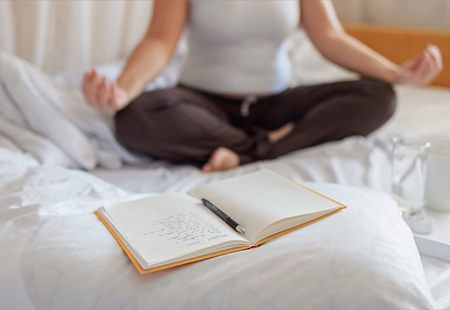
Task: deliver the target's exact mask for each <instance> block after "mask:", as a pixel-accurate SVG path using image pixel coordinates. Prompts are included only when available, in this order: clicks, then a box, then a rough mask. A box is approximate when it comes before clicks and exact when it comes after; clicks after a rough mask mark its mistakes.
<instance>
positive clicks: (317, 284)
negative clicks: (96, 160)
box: [0, 52, 450, 309]
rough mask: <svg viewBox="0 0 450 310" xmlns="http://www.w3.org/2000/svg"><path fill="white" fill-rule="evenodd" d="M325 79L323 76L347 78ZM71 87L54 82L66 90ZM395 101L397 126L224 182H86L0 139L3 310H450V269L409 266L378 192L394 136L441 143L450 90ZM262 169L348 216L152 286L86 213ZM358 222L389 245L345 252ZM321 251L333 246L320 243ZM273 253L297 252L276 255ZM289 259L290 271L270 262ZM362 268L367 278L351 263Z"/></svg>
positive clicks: (123, 178) (408, 91)
mask: <svg viewBox="0 0 450 310" xmlns="http://www.w3.org/2000/svg"><path fill="white" fill-rule="evenodd" d="M307 53H309V52H307ZM317 61H319V60H317V58H314V59H312V58H310V59H309V63H310V64H314V63H315V62H317ZM109 68H110V67H109ZM304 68H307V66H305V67H304ZM327 70H328V71H327V74H325V75H326V78H330V77H331V78H334V79H337V78H342V77H348V75H347V73H345V72H337V71H335V70H336V69H335V68H331V67H329V69H327ZM315 72H316V71H310V72H308V71H307V69H305V70H303V71H302V74H304V75H309V79H310V81H313V82H315V81H318V80H320V79H322V78H323V77H320V76H313V75H314V74H315ZM67 77H68V76H67V75H66V76H65V77H63V78H61V77H60V80H64V79H65V81H66V84H70V83H69V82H68V81H67ZM297 78H298V80H300V81H301V80H302V79H303V78H304V76H297ZM75 84H76V83H75ZM73 85H74V84H73ZM397 92H398V96H399V106H398V111H397V113H396V115H395V117H394V118H393V119H392V120H391V121H390V122H389V123H388V124H387V125H386V126H385V127H383V128H382V129H381V130H379V131H378V132H376V133H374V134H373V135H372V136H370V137H368V138H364V137H349V138H347V139H344V140H342V141H337V142H331V143H327V144H324V145H320V146H317V147H314V148H310V149H306V150H301V151H297V152H293V153H291V154H288V155H286V156H283V157H282V158H279V159H275V160H270V161H264V162H257V163H253V164H250V165H246V166H243V167H240V168H238V169H236V170H233V171H229V172H224V173H211V174H204V173H201V172H200V171H199V170H198V169H197V168H195V167H189V166H180V165H172V164H170V163H167V162H161V161H153V162H139V163H135V164H134V165H125V166H123V167H120V168H119V167H117V169H111V167H109V169H105V168H96V169H93V170H91V171H89V172H86V171H83V170H79V169H70V167H69V168H66V167H61V166H59V165H55V164H54V163H52V162H47V163H44V164H43V163H42V162H41V161H40V160H39V158H38V159H37V158H36V156H31V155H30V153H29V152H28V153H27V152H24V151H23V149H21V148H19V147H17V143H16V142H15V141H12V139H11V137H8V136H0V167H1V170H0V248H1V249H2V250H1V251H0V264H1V267H0V308H2V309H14V308H15V309H23V308H54V309H62V308H67V309H69V308H105V309H110V308H155V309H158V308H193V309H194V308H215V309H217V308H254V309H256V308H294V307H295V308H301V307H305V308H342V307H346V308H361V307H365V308H378V307H380V308H381V307H383V308H384V307H391V308H392V307H393V308H411V307H416V308H429V307H434V308H439V309H443V308H450V293H449V292H450V263H447V262H444V261H440V260H437V259H433V258H430V257H426V256H421V257H420V260H419V257H418V256H417V255H418V254H417V249H416V248H415V247H414V246H413V241H412V234H411V232H410V231H409V230H408V229H407V227H406V225H404V223H401V219H400V217H399V215H398V214H396V213H395V208H394V207H393V205H392V203H393V202H392V201H391V200H390V197H389V196H388V195H387V194H386V193H388V192H389V184H390V183H389V180H390V174H389V169H390V168H389V167H390V166H389V148H390V140H391V138H392V137H393V136H395V135H397V134H402V135H404V136H406V137H414V138H422V139H434V138H442V137H444V138H445V137H447V138H448V135H449V134H450V122H448V116H449V115H450V104H449V101H450V90H448V89H446V88H439V87H430V88H416V87H406V86H400V87H398V88H397ZM262 167H264V168H268V169H271V170H273V171H276V172H278V173H280V174H282V175H285V176H287V177H289V178H291V179H293V180H295V181H298V182H307V183H308V184H309V185H310V186H312V187H314V188H316V189H318V190H322V191H324V192H326V193H329V194H330V195H333V196H334V197H337V198H339V199H342V200H343V201H345V202H348V203H349V204H350V205H352V206H354V208H353V209H352V210H355V211H351V212H347V213H343V215H340V217H337V219H336V221H335V222H332V221H328V222H325V223H324V224H321V226H319V224H317V225H316V226H314V225H311V228H308V230H305V231H304V232H303V233H302V232H301V231H299V232H298V233H296V234H293V235H292V236H291V237H290V239H289V238H287V239H283V240H282V241H280V243H276V242H274V243H272V244H271V245H270V246H268V247H267V249H266V250H263V249H262V248H261V250H259V249H258V251H260V252H258V251H255V253H256V254H252V255H253V256H248V255H247V254H242V253H237V254H236V255H234V254H233V255H227V256H224V257H219V258H215V259H211V260H208V261H205V262H200V263H197V264H193V265H189V266H185V267H181V268H177V269H174V270H170V271H165V272H161V273H156V274H154V275H149V276H140V275H139V274H138V273H137V272H136V271H135V270H134V269H133V266H132V265H131V263H130V262H129V261H128V259H127V258H126V256H125V255H124V254H123V253H122V251H121V250H120V248H119V247H118V246H117V245H116V244H115V242H114V240H112V238H111V237H110V236H109V235H108V234H107V232H106V231H105V230H104V228H103V227H102V226H101V224H100V223H99V222H98V221H97V220H96V218H95V216H94V215H93V214H92V211H93V210H94V209H95V208H98V207H99V206H101V205H102V204H104V203H107V202H111V201H120V200H128V199H133V198H137V197H141V196H142V195H148V194H152V193H159V192H185V191H187V190H189V189H191V188H193V187H195V186H197V185H200V184H202V183H205V182H209V181H212V180H217V179H223V178H227V177H231V176H234V175H240V174H244V173H247V172H250V171H254V170H256V169H259V168H262ZM352 212H353V213H352ZM358 212H359V213H358ZM362 215H364V216H368V217H369V218H371V217H372V218H373V222H374V223H378V224H379V225H386V223H387V221H388V222H389V223H394V224H395V225H391V226H389V225H386V226H378V227H374V228H373V229H378V230H379V228H380V227H384V228H383V229H382V230H381V231H378V232H377V233H376V234H380V235H381V236H382V237H383V238H384V239H383V240H384V241H383V240H381V239H376V238H375V237H374V236H373V235H374V234H375V232H374V230H370V227H369V228H367V230H363V231H362V232H361V236H364V237H367V238H371V239H370V240H372V241H374V240H375V241H377V240H378V241H377V242H381V243H383V242H385V241H386V240H387V241H386V244H385V245H384V246H383V244H381V245H380V247H376V246H375V248H379V252H374V253H375V254H376V255H374V257H370V255H359V254H358V253H359V252H358V248H357V244H359V243H358V240H353V242H348V241H347V240H349V239H348V238H349V236H350V235H351V234H354V233H355V232H354V231H353V230H351V229H350V228H352V229H356V228H358V227H359V228H358V229H362V227H361V226H352V225H353V224H349V223H348V222H346V218H347V221H350V220H351V219H352V216H353V219H354V218H358V216H362ZM392 219H395V221H394V222H390V221H391V220H392ZM392 221H393V220H392ZM336 223H341V224H342V225H343V226H345V225H347V226H345V227H349V230H348V231H347V232H346V233H347V235H344V232H341V233H336V234H329V235H327V234H326V232H329V229H331V228H330V227H332V225H337V224H336ZM327 225H329V226H327ZM355 225H361V223H359V224H358V223H357V224H355ZM366 226H370V225H366ZM338 229H339V228H336V230H335V231H338ZM305 236H309V237H308V238H307V237H305ZM315 236H317V239H314V238H316V237H315ZM344 236H345V238H344ZM309 238H310V239H309ZM373 238H375V239H373ZM312 240H315V241H316V242H313V241H312ZM327 240H328V241H329V242H330V243H334V244H340V246H341V247H337V246H334V247H329V245H324V243H325V242H326V241H327ZM330 240H331V241H330ZM380 240H381V241H380ZM403 241H404V243H402V242H403ZM388 242H390V243H389V244H387V243H388ZM319 243H320V244H321V246H320V247H319V246H317V244H319ZM363 243H364V242H361V244H359V246H363ZM282 244H286V245H292V244H300V245H301V247H300V248H295V247H294V248H292V249H291V250H289V251H288V250H286V251H287V252H283V251H281V250H280V248H281V245H282ZM388 245H389V246H388ZM394 245H395V246H394ZM305 249H306V250H308V251H306V250H305ZM388 250H390V251H388ZM261 251H262V252H261ZM290 251H294V252H290ZM295 251H298V252H295ZM304 251H306V252H304ZM323 251H328V252H323ZM341 252H342V253H344V254H345V255H343V254H342V253H341ZM277 253H280V254H277ZM283 253H284V254H285V256H282V254H283ZM293 253H294V254H296V255H298V257H297V258H296V259H293V258H291V259H289V260H286V261H284V262H283V263H277V261H278V260H279V259H280V258H285V257H286V256H287V255H290V256H289V257H294V256H292V254H293ZM305 253H308V254H305ZM402 253H403V254H402ZM394 254H395V255H394ZM416 256H417V257H416ZM261 257H264V259H263V260H262V261H261V262H259V261H258V259H260V258H261ZM328 257H330V259H327V258H328ZM389 260H390V261H389ZM245 261H251V262H253V263H252V264H247V265H245V266H246V267H247V269H246V270H239V268H238V266H239V265H238V264H237V262H245ZM367 262H370V265H366V266H365V267H364V268H362V267H361V265H358V264H362V263H367ZM338 265H339V266H341V267H337V266H338ZM302 266H306V267H307V268H301V267H302ZM355 266H356V267H357V266H359V267H360V268H356V267H355ZM383 266H384V267H385V268H386V270H382V269H383V268H382V267H383ZM322 267H323V269H322V270H319V269H321V268H322ZM244 271H246V272H248V273H247V274H246V276H245V278H244V280H243V279H242V277H240V274H241V275H242V274H243V272H244ZM238 272H240V273H238ZM388 273H390V275H389V274H388ZM280 275H282V277H280ZM380 275H382V277H381V278H380ZM403 278H404V279H406V280H404V279H403ZM237 279H238V280H239V281H237V282H236V280H237ZM402 281H410V282H402ZM241 282H242V283H241ZM404 286H406V287H404ZM371 287H372V289H371Z"/></svg>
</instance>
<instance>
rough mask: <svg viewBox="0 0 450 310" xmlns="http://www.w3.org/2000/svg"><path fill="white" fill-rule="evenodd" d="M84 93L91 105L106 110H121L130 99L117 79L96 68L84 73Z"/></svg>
mask: <svg viewBox="0 0 450 310" xmlns="http://www.w3.org/2000/svg"><path fill="white" fill-rule="evenodd" d="M83 94H84V97H85V98H86V100H87V102H88V103H89V104H90V105H91V106H93V107H94V108H96V109H98V110H100V111H106V112H116V111H119V110H120V109H122V108H124V107H125V106H126V105H127V104H128V103H129V101H130V96H129V95H128V94H127V92H126V91H125V90H124V89H123V88H121V87H120V86H119V85H118V84H117V82H116V81H110V80H108V78H106V77H104V76H101V75H100V74H98V72H97V71H96V70H95V69H93V70H90V71H88V72H86V73H85V74H84V80H83Z"/></svg>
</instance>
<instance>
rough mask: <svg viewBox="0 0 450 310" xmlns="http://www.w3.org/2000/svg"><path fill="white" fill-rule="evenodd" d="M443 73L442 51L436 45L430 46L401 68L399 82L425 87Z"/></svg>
mask: <svg viewBox="0 0 450 310" xmlns="http://www.w3.org/2000/svg"><path fill="white" fill-rule="evenodd" d="M441 71H442V57H441V51H440V50H439V47H437V46H436V45H429V46H428V47H427V48H426V49H425V50H424V51H423V52H422V53H421V54H420V55H419V56H417V57H415V58H413V59H410V60H409V61H407V62H406V63H405V64H403V66H401V69H400V71H399V73H398V82H400V83H407V84H417V85H425V84H428V83H430V82H431V81H432V80H434V79H435V78H436V77H437V76H438V75H439V73H440V72H441Z"/></svg>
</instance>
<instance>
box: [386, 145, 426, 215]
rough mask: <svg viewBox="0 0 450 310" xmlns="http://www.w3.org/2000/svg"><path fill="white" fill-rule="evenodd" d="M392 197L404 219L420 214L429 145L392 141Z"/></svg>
mask: <svg viewBox="0 0 450 310" xmlns="http://www.w3.org/2000/svg"><path fill="white" fill-rule="evenodd" d="M392 142H393V148H392V183H391V191H392V195H393V196H394V198H395V199H396V201H397V203H398V204H399V206H400V210H401V211H402V214H403V216H404V217H412V216H415V215H418V214H420V213H421V212H422V210H423V206H424V204H425V159H426V153H427V149H428V148H429V147H430V143H428V142H425V143H420V142H416V141H405V140H404V139H402V138H401V137H395V138H394V139H393V141H392Z"/></svg>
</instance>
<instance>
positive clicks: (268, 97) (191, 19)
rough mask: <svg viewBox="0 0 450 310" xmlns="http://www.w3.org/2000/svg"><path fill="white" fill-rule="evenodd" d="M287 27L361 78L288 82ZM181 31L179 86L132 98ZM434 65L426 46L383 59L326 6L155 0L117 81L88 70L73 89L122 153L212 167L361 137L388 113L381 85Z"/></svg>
mask: <svg viewBox="0 0 450 310" xmlns="http://www.w3.org/2000/svg"><path fill="white" fill-rule="evenodd" d="M298 26H300V27H302V28H303V29H304V30H305V32H306V33H307V34H308V36H309V38H310V39H311V41H312V43H313V44H314V45H315V47H316V48H317V49H318V50H319V52H320V53H321V54H322V55H323V56H325V57H326V58H327V59H329V60H331V61H332V62H334V63H336V64H338V65H340V66H342V67H345V68H347V69H350V70H352V71H354V72H357V73H359V74H361V75H362V76H364V77H365V78H363V79H361V80H359V81H346V82H337V83H328V84H321V85H313V86H299V87H295V88H288V82H289V78H290V70H291V68H290V63H289V58H288V52H287V46H286V40H285V39H286V36H287V35H288V33H290V32H291V31H292V30H293V29H294V28H295V27H298ZM185 28H187V29H188V48H189V52H188V55H187V57H186V59H185V63H184V66H183V69H182V72H181V77H180V84H179V85H178V86H177V87H175V88H171V89H164V90H156V91H152V92H144V93H142V90H143V88H144V85H145V84H146V83H148V82H149V81H150V80H152V79H153V78H154V77H155V76H156V75H157V74H158V73H159V72H161V71H162V69H163V68H164V67H165V66H166V65H167V64H168V62H169V61H170V59H171V56H172V54H173V53H174V50H175V48H176V46H177V43H178V40H179V38H180V36H181V34H182V32H183V31H184V29H185ZM441 69H442V61H441V56H440V51H439V49H438V48H437V47H435V46H431V45H430V46H428V47H427V48H426V49H425V50H424V51H423V52H422V53H421V54H420V55H419V56H417V57H416V58H414V59H412V60H410V61H408V62H407V63H406V64H405V65H402V66H399V65H396V64H394V63H392V62H391V61H389V60H387V59H386V58H384V57H383V56H381V55H379V54H378V53H376V52H375V51H373V50H371V49H369V48H368V47H367V46H365V45H363V44H362V43H360V42H359V41H357V40H355V39H354V38H353V37H351V36H349V35H348V34H346V33H345V32H344V30H343V29H342V27H341V25H340V23H339V21H338V20H337V17H336V15H335V12H334V10H333V8H332V5H331V4H330V2H329V1H322V0H307V1H305V0H304V1H299V0H296V1H279V0H274V1H227V0H225V1H201V0H191V1H188V0H174V1H167V0H155V1H154V10H153V18H152V21H151V23H150V26H149V28H148V31H147V34H146V35H145V37H144V38H143V39H142V41H141V42H140V43H139V45H138V46H137V47H136V48H135V50H134V52H133V53H132V55H131V56H130V58H129V60H128V63H127V65H126V66H125V68H124V70H123V72H122V74H121V75H120V77H119V78H118V79H117V81H109V80H108V79H106V78H105V77H102V76H100V75H99V74H98V73H97V72H96V71H95V70H91V71H89V72H87V73H86V74H85V78H84V83H83V92H84V95H85V97H86V100H87V101H88V102H89V104H91V105H93V106H94V107H96V108H98V109H101V110H110V111H114V112H117V113H116V116H115V125H116V132H117V133H116V134H117V138H118V140H119V141H120V142H121V143H122V144H123V145H124V146H125V147H127V148H129V149H130V150H134V151H138V152H142V153H145V154H148V155H151V156H153V157H155V158H161V159H166V160H171V161H173V162H181V163H197V164H201V165H202V169H203V171H219V170H227V169H231V168H233V167H236V166H238V165H241V164H245V163H249V162H252V161H255V160H260V159H269V158H275V157H277V156H280V155H282V154H286V153H287V152H290V151H293V150H296V149H301V148H305V147H309V146H312V145H317V144H319V143H323V142H326V141H331V140H337V139H341V138H344V137H346V136H349V135H367V134H369V133H370V132H372V131H374V130H375V129H377V128H379V127H380V126H381V125H382V124H384V123H385V122H386V121H387V120H388V119H389V118H390V117H391V115H392V114H393V112H394V109H395V94H394V91H393V89H392V87H391V84H393V83H413V84H426V83H428V82H430V81H431V80H432V79H433V78H434V77H436V75H437V74H438V73H439V72H440V71H441Z"/></svg>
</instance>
